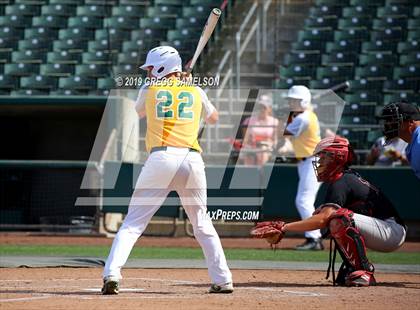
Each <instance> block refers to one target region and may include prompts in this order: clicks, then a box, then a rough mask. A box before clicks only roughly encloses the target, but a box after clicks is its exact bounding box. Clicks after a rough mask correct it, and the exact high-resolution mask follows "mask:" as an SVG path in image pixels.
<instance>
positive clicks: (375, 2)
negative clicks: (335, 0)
mask: <svg viewBox="0 0 420 310" xmlns="http://www.w3.org/2000/svg"><path fill="white" fill-rule="evenodd" d="M350 4H351V5H352V6H358V5H361V6H363V5H368V6H382V5H384V0H369V1H366V0H350Z"/></svg>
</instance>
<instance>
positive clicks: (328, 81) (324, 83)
mask: <svg viewBox="0 0 420 310" xmlns="http://www.w3.org/2000/svg"><path fill="white" fill-rule="evenodd" d="M341 82H344V79H341V80H340V79H333V78H323V79H322V80H313V81H310V83H309V87H310V88H311V89H329V88H331V87H333V86H335V85H338V84H340V83H341Z"/></svg>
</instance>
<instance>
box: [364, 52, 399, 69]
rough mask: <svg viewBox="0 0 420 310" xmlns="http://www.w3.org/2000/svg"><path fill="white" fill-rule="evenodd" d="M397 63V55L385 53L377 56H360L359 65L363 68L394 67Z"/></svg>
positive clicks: (376, 54)
mask: <svg viewBox="0 0 420 310" xmlns="http://www.w3.org/2000/svg"><path fill="white" fill-rule="evenodd" d="M396 62H397V55H392V54H384V53H375V54H367V55H363V54H362V55H360V58H359V65H361V66H369V65H375V64H378V65H379V64H381V65H388V66H393V65H395V63H396Z"/></svg>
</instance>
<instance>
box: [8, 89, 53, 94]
mask: <svg viewBox="0 0 420 310" xmlns="http://www.w3.org/2000/svg"><path fill="white" fill-rule="evenodd" d="M10 95H11V96H47V95H48V91H47V90H39V89H18V90H12V91H11V92H10Z"/></svg>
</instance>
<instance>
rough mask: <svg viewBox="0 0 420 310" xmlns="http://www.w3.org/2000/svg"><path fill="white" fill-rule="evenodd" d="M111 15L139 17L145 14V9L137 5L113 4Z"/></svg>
mask: <svg viewBox="0 0 420 310" xmlns="http://www.w3.org/2000/svg"><path fill="white" fill-rule="evenodd" d="M112 15H113V16H126V17H135V18H139V17H143V16H144V15H145V9H144V8H143V7H141V6H137V5H122V6H114V7H112ZM149 15H150V14H149ZM151 16H153V15H151Z"/></svg>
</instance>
